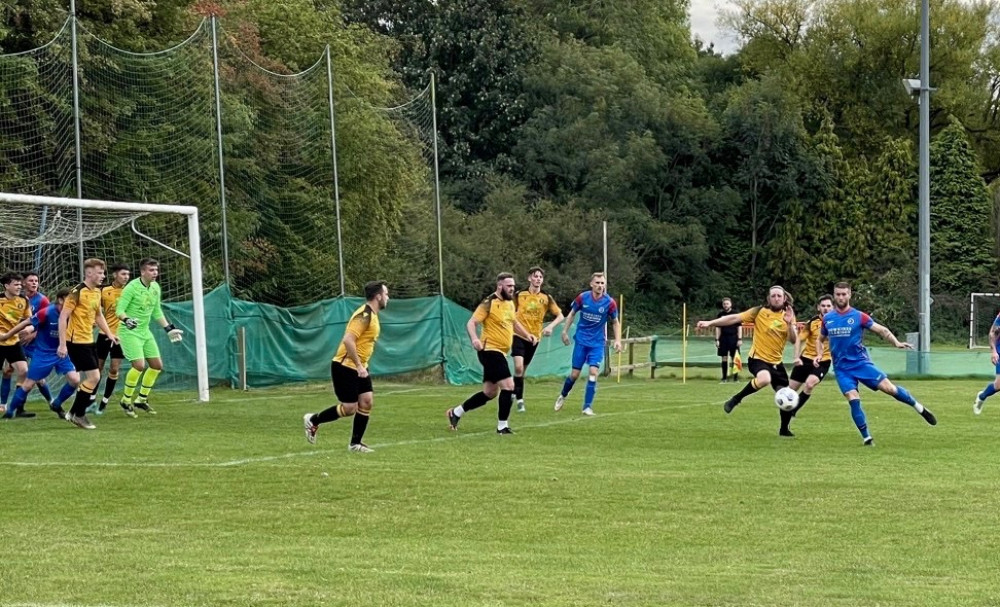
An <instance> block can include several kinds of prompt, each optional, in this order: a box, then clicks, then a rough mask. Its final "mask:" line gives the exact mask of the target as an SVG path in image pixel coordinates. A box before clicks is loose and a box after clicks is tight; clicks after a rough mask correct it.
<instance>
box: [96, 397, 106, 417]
mask: <svg viewBox="0 0 1000 607" xmlns="http://www.w3.org/2000/svg"><path fill="white" fill-rule="evenodd" d="M107 406H108V399H106V398H102V399H101V404H99V405H97V414H98V415H104V409H106V408H107Z"/></svg>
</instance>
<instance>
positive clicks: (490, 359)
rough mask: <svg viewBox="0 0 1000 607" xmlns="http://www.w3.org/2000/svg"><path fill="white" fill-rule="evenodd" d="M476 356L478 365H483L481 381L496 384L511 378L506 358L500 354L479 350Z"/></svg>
mask: <svg viewBox="0 0 1000 607" xmlns="http://www.w3.org/2000/svg"><path fill="white" fill-rule="evenodd" d="M477 354H478V356H479V364H481V365H483V381H488V382H490V383H493V384H496V383H499V382H501V381H503V380H505V379H507V378H508V377H513V376H512V375H511V373H510V365H508V364H507V357H506V356H504V355H503V353H502V352H497V351H496V350H480V351H479V352H478V353H477Z"/></svg>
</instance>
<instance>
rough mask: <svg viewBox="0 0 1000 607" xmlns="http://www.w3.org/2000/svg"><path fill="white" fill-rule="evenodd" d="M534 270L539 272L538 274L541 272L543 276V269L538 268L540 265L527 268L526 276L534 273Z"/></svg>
mask: <svg viewBox="0 0 1000 607" xmlns="http://www.w3.org/2000/svg"><path fill="white" fill-rule="evenodd" d="M535 272H538V273H540V274H541V275H542V276H545V270H543V269H541V268H540V267H538V266H532V267H530V268H528V276H531V275H532V274H534V273H535Z"/></svg>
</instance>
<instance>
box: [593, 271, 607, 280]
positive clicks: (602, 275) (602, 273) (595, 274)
mask: <svg viewBox="0 0 1000 607" xmlns="http://www.w3.org/2000/svg"><path fill="white" fill-rule="evenodd" d="M595 278H604V272H594V273H593V274H591V275H590V280H594V279H595Z"/></svg>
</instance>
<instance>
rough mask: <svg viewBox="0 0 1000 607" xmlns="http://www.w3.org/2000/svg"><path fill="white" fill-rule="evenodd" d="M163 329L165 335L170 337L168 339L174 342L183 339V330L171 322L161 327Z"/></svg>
mask: <svg viewBox="0 0 1000 607" xmlns="http://www.w3.org/2000/svg"><path fill="white" fill-rule="evenodd" d="M163 330H164V331H166V332H167V336H169V337H170V341H172V342H173V343H175V344H176V343H178V342H179V341H181V340H182V339H184V331H181V330H180V329H178V328H177V327H175V326H174V325H172V324H171V325H167V326H165V327H163Z"/></svg>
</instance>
